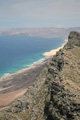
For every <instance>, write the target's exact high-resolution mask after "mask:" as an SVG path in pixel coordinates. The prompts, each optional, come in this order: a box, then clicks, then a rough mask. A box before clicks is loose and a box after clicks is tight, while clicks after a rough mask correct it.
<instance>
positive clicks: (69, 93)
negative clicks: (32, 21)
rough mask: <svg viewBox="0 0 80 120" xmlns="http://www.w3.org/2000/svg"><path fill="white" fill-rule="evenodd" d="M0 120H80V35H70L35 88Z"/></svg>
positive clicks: (11, 107) (29, 89)
mask: <svg viewBox="0 0 80 120" xmlns="http://www.w3.org/2000/svg"><path fill="white" fill-rule="evenodd" d="M0 120H80V33H79V32H75V31H73V32H71V33H70V35H69V37H68V43H67V44H66V45H65V46H64V48H63V49H61V50H59V52H57V53H56V55H55V56H54V57H53V58H52V60H51V61H50V62H49V64H48V65H47V66H46V67H45V69H44V70H43V71H42V72H41V74H40V75H39V77H38V78H37V80H36V81H35V82H34V84H33V86H31V87H29V88H28V90H27V92H26V93H25V94H24V95H23V96H22V97H20V98H18V99H17V100H16V101H15V102H14V103H13V104H12V105H11V106H10V107H9V108H7V109H5V110H4V111H1V112H0Z"/></svg>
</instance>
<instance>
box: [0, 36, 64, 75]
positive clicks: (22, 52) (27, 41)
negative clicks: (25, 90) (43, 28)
mask: <svg viewBox="0 0 80 120" xmlns="http://www.w3.org/2000/svg"><path fill="white" fill-rule="evenodd" d="M63 43H64V39H62V38H40V37H26V36H16V35H12V36H0V77H2V76H4V75H7V74H12V73H15V72H17V71H19V70H21V69H24V68H28V67H29V66H31V65H33V64H35V63H37V62H38V61H41V60H44V59H45V57H44V56H43V55H42V54H43V53H44V52H48V51H50V50H52V49H56V48H58V47H60V46H61V45H62V44H63Z"/></svg>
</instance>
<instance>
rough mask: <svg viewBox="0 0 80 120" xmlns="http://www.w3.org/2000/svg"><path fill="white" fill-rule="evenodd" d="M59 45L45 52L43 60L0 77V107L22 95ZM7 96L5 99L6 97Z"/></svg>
mask: <svg viewBox="0 0 80 120" xmlns="http://www.w3.org/2000/svg"><path fill="white" fill-rule="evenodd" d="M64 45H65V44H63V45H62V46H61V47H59V48H57V49H54V50H51V51H50V52H45V53H43V55H44V56H45V60H43V61H40V62H38V63H36V64H34V65H32V66H30V67H29V68H25V69H22V70H20V71H18V72H16V73H14V74H9V75H5V76H3V77H1V78H0V109H3V108H5V107H6V106H8V105H10V104H11V103H12V102H13V101H14V100H15V99H17V98H18V97H20V96H21V95H23V94H24V93H25V92H26V90H27V88H28V87H29V86H31V85H32V84H33V82H34V81H35V80H36V79H37V77H38V76H39V75H40V72H41V71H42V70H43V69H44V67H45V66H46V65H47V63H48V62H49V60H50V59H51V57H52V56H53V55H55V54H56V52H57V51H59V50H60V49H61V48H63V47H64ZM6 98H7V99H6Z"/></svg>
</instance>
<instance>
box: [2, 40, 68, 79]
mask: <svg viewBox="0 0 80 120" xmlns="http://www.w3.org/2000/svg"><path fill="white" fill-rule="evenodd" d="M67 41H68V40H67V39H66V40H64V42H65V43H63V44H62V45H61V47H58V48H56V49H52V50H50V51H49V52H45V53H43V54H42V55H43V56H44V58H41V60H38V61H35V63H33V64H32V65H31V66H29V67H26V68H23V69H21V70H19V71H17V72H15V73H12V74H6V75H4V76H2V77H0V81H1V80H2V79H3V80H4V79H6V78H8V77H10V76H12V75H16V74H18V73H22V72H24V71H26V70H30V69H33V68H35V67H37V66H38V65H39V64H43V62H45V61H47V60H48V59H50V58H51V57H52V56H54V55H55V54H56V52H58V51H59V50H60V49H62V48H63V47H64V45H65V44H66V43H67ZM42 59H43V60H42Z"/></svg>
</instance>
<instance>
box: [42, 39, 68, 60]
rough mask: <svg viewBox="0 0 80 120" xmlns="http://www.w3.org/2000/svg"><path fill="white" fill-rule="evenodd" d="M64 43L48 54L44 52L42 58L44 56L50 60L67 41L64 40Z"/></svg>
mask: <svg viewBox="0 0 80 120" xmlns="http://www.w3.org/2000/svg"><path fill="white" fill-rule="evenodd" d="M64 41H65V43H63V44H62V46H61V47H58V48H57V49H53V50H51V51H49V52H45V53H43V56H45V58H50V57H52V56H53V55H55V54H56V52H58V51H59V50H60V49H62V48H63V47H64V45H65V44H66V43H67V41H68V40H64Z"/></svg>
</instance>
